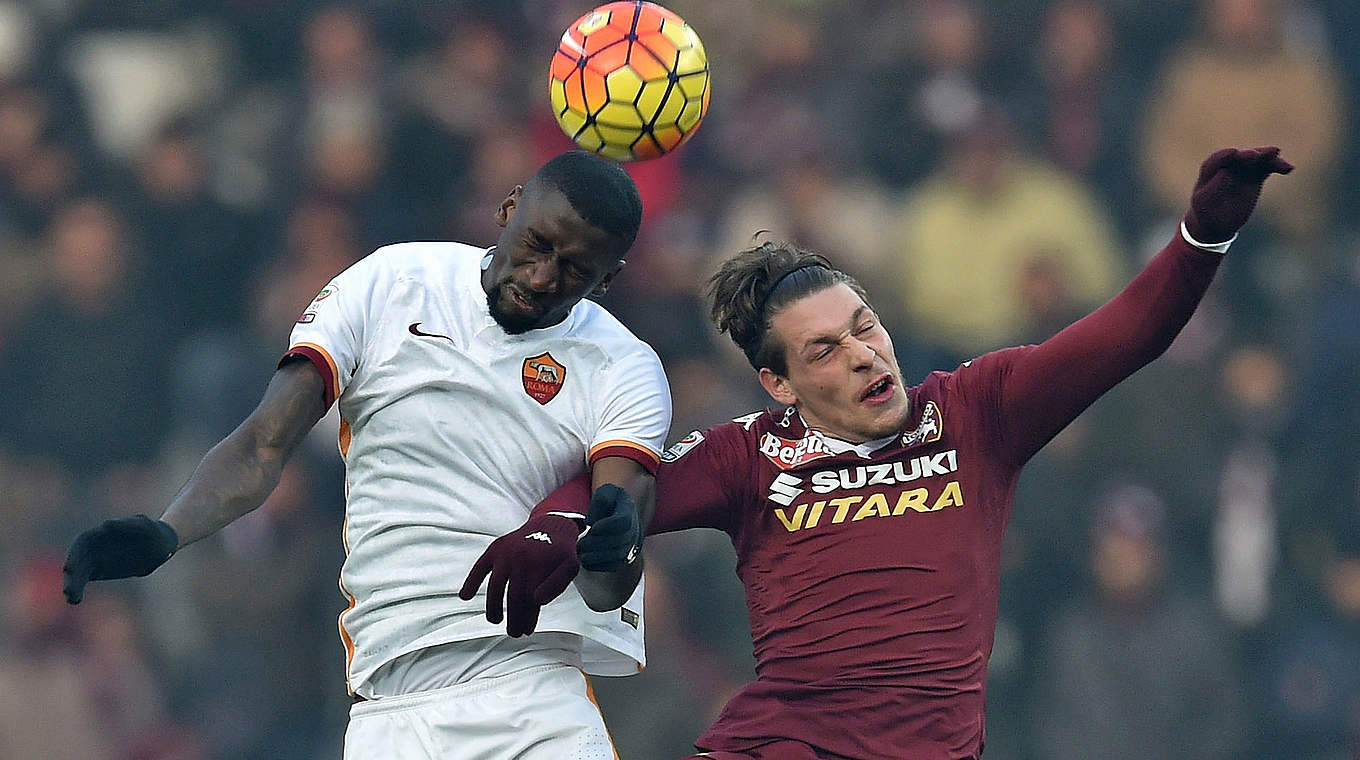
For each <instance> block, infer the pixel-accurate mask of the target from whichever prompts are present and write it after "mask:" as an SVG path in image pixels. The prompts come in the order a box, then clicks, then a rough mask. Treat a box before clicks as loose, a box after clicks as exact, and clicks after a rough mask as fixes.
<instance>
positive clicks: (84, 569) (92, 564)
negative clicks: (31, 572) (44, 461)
mask: <svg viewBox="0 0 1360 760" xmlns="http://www.w3.org/2000/svg"><path fill="white" fill-rule="evenodd" d="M178 546H179V537H178V536H176V535H175V529H174V528H172V527H170V526H169V525H168V524H166V523H165V522H163V521H161V520H152V519H151V518H149V517H147V516H146V515H136V516H134V517H122V518H119V519H117V520H105V521H104V522H103V523H101V524H100V525H99V527H97V528H91V529H89V530H87V531H85V532H84V533H81V534H80V535H79V536H76V540H75V541H72V542H71V548H70V550H68V551H67V552H66V564H65V566H63V567H62V569H61V572H62V592H63V593H65V594H66V601H67V602H69V603H71V604H80V600H81V599H83V598H84V597H85V584H87V583H89V582H90V581H106V580H112V579H114V578H132V577H141V576H143V575H150V574H151V571H152V570H155V569H156V568H158V567H160V566H161V565H163V564H165V561H166V560H168V559H170V557H171V555H173V554H174V553H175V549H176V548H177V547H178Z"/></svg>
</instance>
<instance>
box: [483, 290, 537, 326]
mask: <svg viewBox="0 0 1360 760" xmlns="http://www.w3.org/2000/svg"><path fill="white" fill-rule="evenodd" d="M491 318H492V319H494V320H496V324H498V325H500V326H501V329H503V330H505V331H506V332H508V333H510V334H511V335H517V334H519V333H524V332H528V331H530V330H533V329H535V328H537V327H538V325H539V323H540V322H541V321H542V320H543V312H542V311H541V310H537V309H528V310H526V309H524V308H523V307H521V306H520V305H519V304H518V303H517V302H516V301H515V299H513V298H510V297H508V296H507V295H506V294H505V293H504V292H502V293H501V295H500V297H499V298H497V299H495V300H494V301H492V302H491Z"/></svg>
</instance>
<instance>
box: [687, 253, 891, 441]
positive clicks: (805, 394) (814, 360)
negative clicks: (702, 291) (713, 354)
mask: <svg viewBox="0 0 1360 760" xmlns="http://www.w3.org/2000/svg"><path fill="white" fill-rule="evenodd" d="M709 296H710V298H711V300H712V308H711V311H710V315H711V317H712V319H713V323H714V324H715V325H717V327H718V330H719V331H720V332H725V333H727V334H728V335H729V336H731V338H732V340H733V342H735V343H736V344H737V346H738V347H739V348H741V350H742V352H743V353H745V354H746V359H747V361H749V362H750V363H751V367H752V368H754V369H755V370H756V372H757V374H759V376H760V384H761V385H762V386H764V388H765V390H766V392H768V393H769V394H770V396H771V397H772V398H773V399H774V400H775V401H778V402H779V403H781V404H788V405H792V406H797V407H798V411H799V413H801V414H802V415H803V419H804V420H806V421H807V423H808V425H809V426H810V427H814V428H817V429H820V430H822V431H824V432H826V433H829V434H831V435H834V436H836V437H837V438H842V439H845V440H848V441H855V442H860V441H868V440H874V439H877V438H882V437H884V436H887V435H891V434H893V433H894V432H896V431H897V430H898V429H900V428H901V426H902V425H903V424H904V423H905V421H906V417H907V398H906V392H905V389H904V388H903V386H902V373H901V370H899V369H898V366H897V359H896V357H895V356H894V354H893V347H892V339H891V338H889V337H888V333H887V331H886V330H885V329H883V326H882V325H881V324H879V321H878V315H876V314H875V313H874V311H873V309H872V308H871V307H870V306H869V303H868V299H867V298H866V296H865V293H864V289H863V288H861V287H860V286H859V283H857V282H855V279H854V278H853V277H851V276H850V275H848V274H846V273H845V272H842V271H840V270H839V269H836V268H835V267H833V266H831V263H830V262H828V261H827V260H826V258H825V257H823V256H821V255H819V254H816V253H812V252H810V251H804V250H801V249H799V248H796V247H794V246H791V245H788V244H783V243H773V242H766V243H762V244H760V245H758V246H755V247H754V248H749V249H747V250H744V251H742V252H740V253H738V254H737V255H735V256H733V257H732V258H730V259H728V260H727V261H726V262H724V263H723V265H722V267H721V268H720V269H719V270H718V273H717V274H715V275H714V276H713V278H712V279H711V280H710V281H709Z"/></svg>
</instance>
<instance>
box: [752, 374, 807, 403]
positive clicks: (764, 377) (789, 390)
mask: <svg viewBox="0 0 1360 760" xmlns="http://www.w3.org/2000/svg"><path fill="white" fill-rule="evenodd" d="M759 377H760V385H761V387H762V388H764V389H765V392H766V393H768V394H770V398H772V399H774V400H775V401H778V402H779V403H781V404H783V405H784V406H794V405H795V404H797V403H798V394H796V393H794V392H793V386H791V385H789V379H788V378H787V377H784V376H783V375H778V374H775V372H774V370H772V369H770V368H769V367H761V368H760V373H759Z"/></svg>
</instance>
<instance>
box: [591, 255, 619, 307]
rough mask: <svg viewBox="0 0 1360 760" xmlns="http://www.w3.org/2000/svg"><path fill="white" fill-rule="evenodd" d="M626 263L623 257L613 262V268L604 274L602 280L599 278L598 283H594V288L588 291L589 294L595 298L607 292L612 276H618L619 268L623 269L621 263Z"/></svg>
mask: <svg viewBox="0 0 1360 760" xmlns="http://www.w3.org/2000/svg"><path fill="white" fill-rule="evenodd" d="M626 263H627V262H626V261H624V260H623V259H619V263H618V264H615V265H614V269H613V270H612V271H610V273H609V274H607V275H605V276H604V279H603V280H600V284H599V285H596V286H595V289H594V290H592V291H590V295H592V296H594V297H595V298H599V297H600V296H602V295H604V294H605V293H607V292H609V285H610V283H612V282H614V278H615V277H616V276H618V274H619V270H620V269H623V265H624V264H626Z"/></svg>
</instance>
